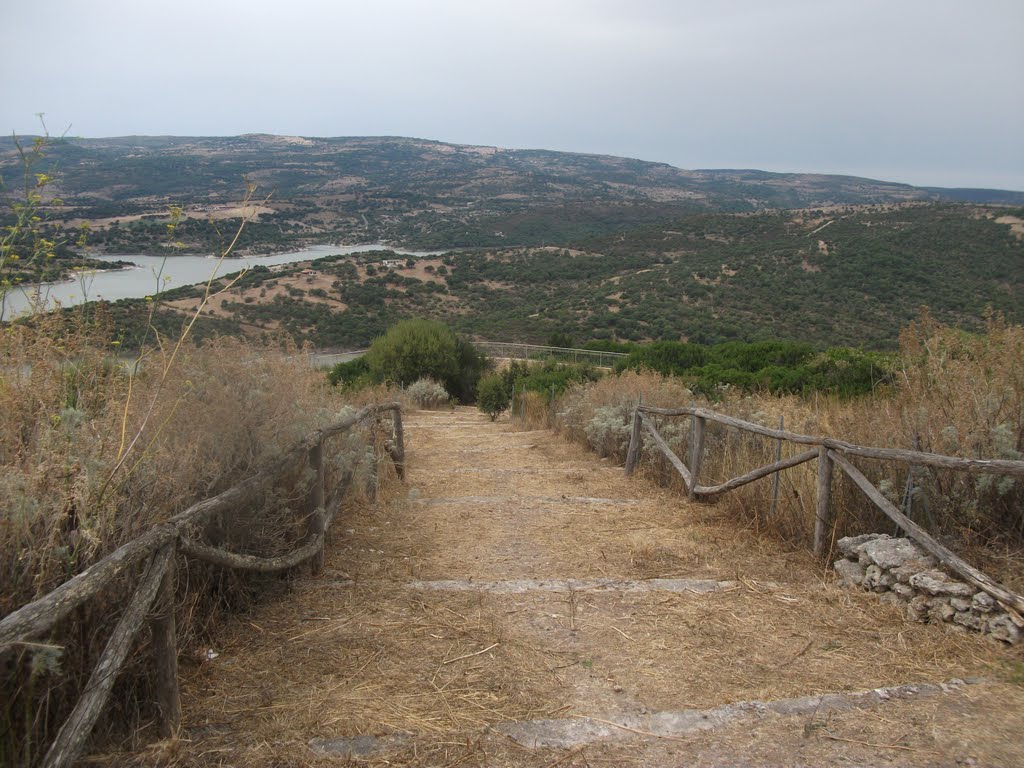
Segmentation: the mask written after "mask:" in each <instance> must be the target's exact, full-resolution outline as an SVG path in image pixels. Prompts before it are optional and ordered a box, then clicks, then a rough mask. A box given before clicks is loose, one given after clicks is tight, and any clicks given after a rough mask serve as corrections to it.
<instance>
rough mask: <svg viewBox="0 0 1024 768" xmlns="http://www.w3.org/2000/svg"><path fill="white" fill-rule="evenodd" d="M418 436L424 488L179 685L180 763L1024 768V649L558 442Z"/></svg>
mask: <svg viewBox="0 0 1024 768" xmlns="http://www.w3.org/2000/svg"><path fill="white" fill-rule="evenodd" d="M406 424H407V432H406V434H407V438H406V439H407V446H408V451H409V453H408V480H407V483H406V485H405V486H396V487H395V489H394V492H393V497H392V498H390V499H386V500H382V502H381V503H378V504H377V505H375V506H372V507H366V508H357V509H352V510H350V511H349V512H348V513H345V514H343V516H342V517H341V518H340V519H339V521H338V522H337V523H336V527H335V529H334V534H333V538H334V541H333V544H332V547H331V549H330V551H329V555H328V560H327V566H326V568H325V571H324V573H323V574H322V575H321V576H319V577H317V578H315V579H310V578H309V577H308V576H304V577H302V578H300V579H298V580H296V581H294V582H292V583H291V584H290V585H289V587H288V591H287V594H283V595H281V596H280V597H279V598H278V599H275V600H273V601H270V602H268V603H266V604H265V605H264V607H262V608H261V609H260V610H259V611H258V612H257V613H255V614H254V615H252V616H248V617H245V618H240V619H238V620H237V621H235V622H234V624H233V625H232V626H231V627H230V628H229V631H228V632H227V633H226V636H225V637H224V640H223V644H222V645H221V646H220V647H218V648H217V649H216V650H217V651H218V652H219V654H220V655H219V656H218V657H217V658H216V659H214V660H212V661H210V662H204V663H202V664H200V665H193V666H192V667H188V668H187V669H186V670H185V673H186V676H187V677H186V683H185V694H186V721H187V723H186V724H187V730H186V734H185V735H186V738H187V739H188V741H186V742H183V743H182V744H180V745H179V746H178V747H177V751H176V753H175V757H174V759H175V760H177V761H179V762H180V763H181V764H194V765H204V766H205V765H253V766H300V765H311V764H312V765H321V764H322V765H339V764H340V765H345V764H359V765H364V764H370V765H456V764H457V765H463V766H478V765H481V766H482V765H515V766H519V765H523V766H556V765H557V766H583V765H590V766H612V765H656V766H661V765H678V766H691V765H757V766H761V765H822V764H838V765H864V764H871V765H908V766H925V765H950V766H954V765H1013V764H1024V747H1022V746H1021V740H1020V738H1019V736H1020V731H1021V726H1022V725H1024V715H1022V714H1021V713H1022V712H1024V689H1022V688H1021V686H1020V678H1021V677H1022V676H1024V672H1022V670H1024V664H1022V663H1021V659H1020V655H1019V654H1018V655H1016V656H1012V655H1010V654H1009V653H1008V652H1006V651H1004V650H1002V649H1000V648H998V647H996V645H995V644H993V643H992V642H991V641H986V640H984V639H982V638H979V637H973V636H966V635H961V634H956V633H953V632H948V631H946V630H944V629H943V628H940V627H934V626H923V625H917V624H910V623H905V622H904V621H903V619H902V617H901V616H900V615H899V611H898V609H896V608H895V607H893V606H890V605H886V604H882V603H880V602H879V601H878V600H877V599H876V598H875V597H874V596H870V595H859V594H855V593H851V592H848V591H846V590H840V589H838V588H836V587H834V586H833V585H832V583H831V579H830V578H828V577H827V576H825V575H824V574H823V573H822V571H821V567H820V566H818V565H817V564H816V563H815V562H814V561H813V560H812V559H811V558H809V557H808V556H807V555H805V554H804V553H801V552H786V551H782V550H781V549H780V548H779V545H778V544H776V543H774V542H765V541H762V540H759V539H758V538H756V537H755V536H754V535H753V534H752V533H751V532H749V531H744V530H740V529H737V527H736V526H735V524H734V523H732V522H729V521H726V520H722V519H720V518H719V516H718V514H717V513H716V508H715V507H714V506H709V505H691V504H689V503H688V502H687V501H685V500H684V499H681V498H679V497H678V496H676V495H674V494H671V493H669V492H667V491H662V490H660V489H658V488H656V487H654V486H653V485H651V484H650V483H648V482H646V481H645V480H643V479H642V478H639V479H635V480H629V479H626V478H624V476H623V474H622V470H621V469H620V468H618V467H615V466H612V465H610V464H609V463H608V462H606V461H602V460H600V459H598V458H596V457H595V456H593V455H592V454H588V453H585V452H583V451H582V450H581V449H579V448H578V447H576V446H573V445H569V444H567V443H565V442H564V441H562V440H561V439H560V438H559V437H558V436H555V435H553V434H551V433H549V432H522V431H514V430H513V428H512V427H511V426H510V425H509V424H507V423H501V422H499V423H497V424H491V423H490V422H488V421H487V419H486V417H483V416H481V415H480V414H478V413H477V412H475V411H474V410H471V409H461V408H460V409H457V410H456V411H454V412H419V413H412V414H409V415H408V416H407V421H406ZM1014 676H1016V678H1017V684H1016V685H1014V684H1013V683H1012V682H1010V680H1012V679H1013V678H1014ZM979 677H983V678H985V681H984V682H976V681H975V680H974V678H979ZM958 679H959V680H961V681H962V680H967V681H968V684H963V683H961V682H959V681H958ZM951 681H953V682H951ZM942 684H945V685H942ZM901 686H902V687H901ZM873 689H883V690H881V691H876V692H871V691H873ZM859 692H869V693H867V694H865V695H860V693H859ZM148 758H152V759H153V761H155V757H154V755H153V754H152V753H148ZM972 761H973V762H972Z"/></svg>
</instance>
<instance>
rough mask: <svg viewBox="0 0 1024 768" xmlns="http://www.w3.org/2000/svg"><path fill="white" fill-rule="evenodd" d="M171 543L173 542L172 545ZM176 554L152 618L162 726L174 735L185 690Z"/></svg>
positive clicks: (162, 730) (163, 733)
mask: <svg viewBox="0 0 1024 768" xmlns="http://www.w3.org/2000/svg"><path fill="white" fill-rule="evenodd" d="M168 546H170V545H168ZM174 587H175V583H174V557H173V556H172V557H171V558H170V560H169V561H168V563H167V568H166V569H165V570H164V576H163V579H162V580H161V582H160V591H159V592H158V593H157V597H156V611H155V614H154V615H153V617H152V618H151V619H150V621H149V626H150V631H151V633H152V636H153V667H154V672H153V678H154V679H153V690H154V692H155V694H156V696H155V697H156V705H157V709H158V710H159V717H160V719H159V722H158V727H159V731H160V735H161V736H162V737H164V738H165V739H166V738H170V737H173V736H175V735H176V734H177V733H178V728H179V727H181V692H180V690H179V688H178V638H177V627H176V625H175V619H174Z"/></svg>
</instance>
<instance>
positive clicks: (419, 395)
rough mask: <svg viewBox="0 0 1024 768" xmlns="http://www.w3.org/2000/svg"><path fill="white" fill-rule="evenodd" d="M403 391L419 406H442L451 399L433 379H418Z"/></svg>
mask: <svg viewBox="0 0 1024 768" xmlns="http://www.w3.org/2000/svg"><path fill="white" fill-rule="evenodd" d="M405 393H406V394H407V395H408V396H409V397H410V398H411V399H412V401H413V402H414V403H416V405H418V406H419V407H420V408H443V407H444V406H446V405H448V403H449V402H450V401H451V397H450V396H449V394H448V393H447V392H446V391H445V388H444V387H442V386H441V385H440V384H438V383H437V382H436V381H434V380H433V379H429V378H424V379H419V380H417V381H415V382H413V383H412V384H410V385H409V386H408V387H407V388H406V390H405Z"/></svg>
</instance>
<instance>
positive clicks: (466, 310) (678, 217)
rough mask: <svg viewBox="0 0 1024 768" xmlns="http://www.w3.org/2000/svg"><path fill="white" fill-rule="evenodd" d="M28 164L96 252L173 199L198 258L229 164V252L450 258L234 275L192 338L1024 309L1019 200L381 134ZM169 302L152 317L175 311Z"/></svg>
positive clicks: (320, 341)
mask: <svg viewBox="0 0 1024 768" xmlns="http://www.w3.org/2000/svg"><path fill="white" fill-rule="evenodd" d="M16 160H17V158H16V155H15V153H14V152H13V147H12V144H11V141H10V139H5V140H0V173H2V174H3V175H4V176H5V177H10V176H11V175H12V174H15V173H17V172H18V169H17V163H16ZM49 160H52V161H54V162H55V163H56V164H57V166H58V173H57V178H58V179H59V190H57V191H58V193H59V196H60V197H61V198H62V200H63V204H62V205H61V206H59V207H58V206H51V207H50V209H49V210H48V214H49V215H50V217H51V218H53V219H55V220H58V221H60V222H63V223H67V224H74V223H78V222H80V221H82V220H85V221H89V222H90V223H91V232H90V235H89V241H90V244H91V247H92V248H93V249H96V250H101V251H107V252H111V253H139V252H145V253H167V252H169V251H168V249H167V243H168V233H167V227H166V223H167V221H168V219H167V216H166V212H167V206H168V205H169V204H171V203H174V204H180V205H182V206H184V208H185V211H186V219H185V220H184V221H183V222H182V223H181V225H180V226H179V227H178V228H177V229H176V231H175V233H174V239H175V241H176V243H177V244H178V245H177V246H176V247H177V248H178V250H184V251H194V252H200V253H203V252H205V253H209V252H211V251H213V250H215V249H216V248H217V247H218V246H219V245H220V244H222V243H223V242H224V241H225V238H226V237H227V236H228V235H230V234H231V233H233V232H234V230H235V228H236V225H237V223H238V221H239V220H240V219H239V216H241V215H242V214H243V213H244V212H245V211H243V210H242V209H240V208H239V206H238V202H239V200H240V198H241V197H242V194H243V191H244V187H245V182H244V181H243V179H248V180H249V181H251V182H253V183H255V184H256V185H258V187H259V191H258V192H257V198H258V202H261V203H262V204H261V205H260V206H254V207H250V208H249V209H248V212H250V213H256V214H257V215H256V216H255V217H254V218H253V219H252V220H251V221H250V222H249V223H248V225H247V226H246V228H245V231H244V233H243V236H242V238H241V240H240V241H239V244H238V249H237V250H238V251H239V252H244V251H246V250H249V251H256V252H266V251H268V250H272V249H292V248H296V247H299V246H302V245H306V244H308V243H312V242H334V243H338V242H391V243H395V244H401V245H403V246H407V247H421V248H423V249H429V250H451V251H456V252H453V253H451V254H450V255H449V256H446V257H444V258H443V259H442V258H436V259H423V260H420V261H419V262H418V263H416V264H415V265H409V266H407V267H387V266H382V262H383V260H384V259H385V258H386V257H385V255H377V256H375V257H371V258H369V260H367V258H365V257H363V258H348V257H345V258H342V257H339V258H337V259H335V260H332V261H328V262H325V263H323V264H319V265H315V266H316V270H317V272H318V274H317V275H316V276H309V275H305V276H304V275H302V274H301V273H300V269H299V268H298V267H297V268H295V269H294V270H291V271H290V272H289V271H284V272H281V273H253V274H251V275H250V276H249V277H247V279H246V280H245V281H244V282H243V283H242V284H240V285H239V286H238V288H237V289H236V290H235V291H234V293H233V294H232V295H231V296H227V297H224V298H223V300H220V301H218V302H217V306H216V307H214V315H215V316H214V317H213V318H212V319H211V320H208V321H205V322H206V327H207V329H208V330H210V331H214V330H219V331H225V332H238V333H264V332H280V331H284V332H286V333H289V334H291V335H292V336H294V337H295V338H297V339H299V340H309V341H312V342H313V343H314V344H317V345H320V346H332V345H338V346H349V345H353V346H359V345H363V344H365V343H367V342H368V341H369V340H371V339H372V338H373V337H374V336H375V335H376V334H378V333H380V332H382V331H383V330H384V329H385V328H386V327H387V325H388V324H389V323H392V322H394V321H395V320H398V319H401V318H403V317H408V316H413V315H421V316H431V317H436V318H438V319H443V320H445V321H447V322H449V323H451V324H453V325H454V326H456V327H458V328H459V329H460V330H461V331H463V332H466V333H469V334H477V335H479V336H482V337H490V338H504V339H509V340H521V341H544V340H545V339H546V338H547V336H548V335H550V334H552V333H564V334H567V335H569V336H570V337H572V338H573V339H574V340H576V341H577V342H582V341H587V340H588V339H608V340H649V339H680V338H682V339H690V340H693V341H706V342H718V341H726V340H730V339H741V340H748V341H749V340H762V339H768V338H788V339H795V340H802V341H809V342H811V343H813V344H815V345H818V346H826V345H829V344H837V343H841V344H853V345H859V344H863V345H865V346H868V347H881V348H885V347H892V346H893V345H894V343H895V341H896V337H897V334H898V332H899V328H900V326H901V325H903V324H904V323H905V322H906V321H907V320H908V319H910V318H911V317H913V316H914V315H915V313H916V312H917V310H918V307H919V306H920V305H922V304H928V305H930V307H931V309H932V311H933V313H934V314H935V315H936V316H937V317H938V318H939V319H940V320H943V321H946V322H951V323H959V324H961V325H963V326H964V327H966V328H977V327H980V324H981V323H982V318H983V315H984V313H985V311H986V308H987V307H989V306H991V307H993V308H994V309H996V310H1000V311H1003V312H1005V313H1006V315H1007V317H1008V318H1009V319H1010V320H1012V321H1014V322H1024V193H1022V192H1012V191H1002V190H982V189H938V188H923V187H913V186H909V185H906V184H896V183H892V182H886V181H877V180H873V179H864V178H857V177H852V176H834V175H824V174H788V173H769V172H765V171H758V170H742V169H740V170H736V169H714V170H682V169H679V168H674V167H672V166H670V165H666V164H663V163H650V162H643V161H640V160H631V159H627V158H620V157H608V156H601V155H586V154H574V153H567V152H549V151H542V150H506V149H500V148H495V147H479V146H462V145H455V144H445V143H442V142H437V141H426V140H420V139H407V138H388V137H355V138H302V137H286V136H266V135H247V136H236V137H229V138H214V137H161V136H140V137H122V138H112V139H64V140H62V141H60V142H58V143H57V144H55V145H54V146H53V147H51V148H50V150H49ZM268 193H271V196H270V198H269V200H266V201H264V200H263V195H266V194H268ZM389 260H392V259H389ZM185 294H187V291H186V292H185ZM185 294H182V295H179V297H178V298H177V299H175V301H176V302H177V303H176V305H175V308H173V309H172V313H171V314H170V315H166V316H165V318H164V319H165V320H166V321H168V322H173V321H174V319H175V317H178V318H179V319H180V315H177V316H176V315H174V314H173V312H181V311H184V310H185V309H186V308H187V306H188V304H189V299H188V298H187V296H186V295H185ZM133 312H134V310H132V309H131V308H130V306H128V305H125V306H124V307H122V308H120V309H118V310H117V312H116V314H117V316H118V317H119V322H122V324H123V326H124V327H130V326H131V325H132V324H133V323H137V322H138V321H139V318H138V317H135V316H133ZM136 314H138V313H136ZM165 314H166V313H165ZM133 318H134V319H133Z"/></svg>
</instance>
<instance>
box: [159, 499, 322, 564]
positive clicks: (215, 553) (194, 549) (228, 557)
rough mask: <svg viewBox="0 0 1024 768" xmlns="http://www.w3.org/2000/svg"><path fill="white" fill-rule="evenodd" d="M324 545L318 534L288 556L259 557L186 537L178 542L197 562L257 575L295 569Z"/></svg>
mask: <svg viewBox="0 0 1024 768" xmlns="http://www.w3.org/2000/svg"><path fill="white" fill-rule="evenodd" d="M319 512H320V513H322V512H323V510H319ZM323 545H324V536H323V534H318V535H316V536H313V537H312V538H310V539H308V540H307V541H306V543H305V544H303V545H302V546H300V547H298V548H296V549H293V550H292V551H291V552H289V553H288V554H286V555H278V556H277V557H257V556H256V555H242V554H239V553H237V552H228V551H227V550H225V549H219V548H217V547H211V546H210V545H209V544H203V543H202V542H199V541H195V540H194V539H188V538H185V537H182V538H181V539H179V541H178V548H179V549H180V550H181V552H182V553H184V554H186V555H188V556H189V557H194V558H196V559H197V560H203V561H204V562H207V563H212V564H213V565H219V566H221V567H223V568H237V569H238V570H241V571H255V572H257V573H274V572H276V571H284V570H287V569H288V568H294V567H295V566H296V565H298V564H299V563H302V562H305V561H306V560H308V559H309V558H311V557H313V556H314V555H315V554H316V553H317V551H318V550H319V549H320V548H321V547H323Z"/></svg>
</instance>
